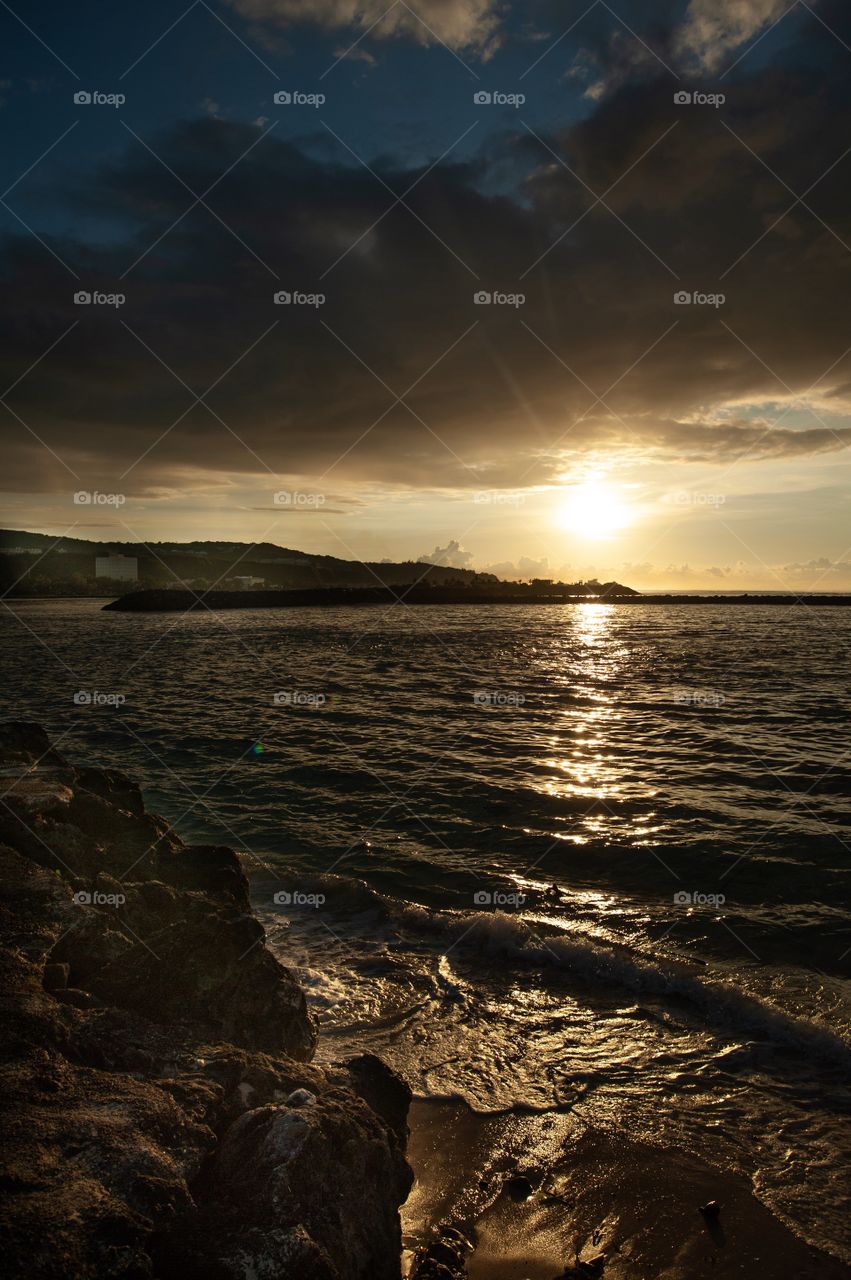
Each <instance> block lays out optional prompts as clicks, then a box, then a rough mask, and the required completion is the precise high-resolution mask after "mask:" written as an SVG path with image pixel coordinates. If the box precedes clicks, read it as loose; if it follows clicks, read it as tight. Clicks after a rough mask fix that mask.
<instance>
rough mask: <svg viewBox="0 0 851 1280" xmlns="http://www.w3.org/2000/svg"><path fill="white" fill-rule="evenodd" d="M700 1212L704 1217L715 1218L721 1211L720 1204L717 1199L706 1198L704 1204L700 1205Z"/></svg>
mask: <svg viewBox="0 0 851 1280" xmlns="http://www.w3.org/2000/svg"><path fill="white" fill-rule="evenodd" d="M700 1212H701V1213H702V1214H703V1216H704V1218H717V1217H718V1216H719V1215H720V1213H721V1206H720V1204H719V1203H718V1201H717V1200H707V1202H706V1204H702V1205H701V1206H700Z"/></svg>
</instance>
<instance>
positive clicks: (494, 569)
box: [483, 556, 550, 581]
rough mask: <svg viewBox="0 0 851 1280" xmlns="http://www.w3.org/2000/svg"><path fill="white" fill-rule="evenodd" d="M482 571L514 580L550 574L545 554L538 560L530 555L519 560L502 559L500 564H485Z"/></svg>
mask: <svg viewBox="0 0 851 1280" xmlns="http://www.w3.org/2000/svg"><path fill="white" fill-rule="evenodd" d="M483 572H484V573H494V574H496V576H497V577H498V578H506V579H508V580H509V581H515V580H519V579H524V580H525V579H526V578H546V577H548V576H550V562H549V560H548V559H547V557H546V556H542V557H541V558H540V559H539V560H536V559H534V558H533V557H531V556H521V557H520V559H519V560H517V561H514V560H504V561H502V562H501V563H500V564H487V565H485V566H484V569H483Z"/></svg>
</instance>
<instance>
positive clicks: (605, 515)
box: [556, 480, 630, 540]
mask: <svg viewBox="0 0 851 1280" xmlns="http://www.w3.org/2000/svg"><path fill="white" fill-rule="evenodd" d="M556 523H557V524H559V525H561V527H562V528H563V529H569V530H570V531H571V532H572V533H576V534H579V536H580V537H582V538H588V539H591V540H597V539H600V538H607V537H609V535H610V534H613V533H616V532H617V531H618V529H622V528H623V527H624V526H625V525H627V524H629V523H630V511H629V507H628V506H627V504H626V503H625V502H624V500H623V498H622V496H621V494H620V493H619V492H618V490H617V489H616V488H614V487H613V486H612V485H609V484H604V483H602V482H601V481H599V480H586V481H585V482H584V483H583V484H580V485H576V486H574V487H572V488H571V489H569V490H568V493H567V496H566V498H565V499H564V500H563V501H561V502H560V503H559V505H558V507H557V508H556Z"/></svg>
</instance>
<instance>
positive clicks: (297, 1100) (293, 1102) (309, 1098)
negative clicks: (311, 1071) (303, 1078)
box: [286, 1089, 316, 1107]
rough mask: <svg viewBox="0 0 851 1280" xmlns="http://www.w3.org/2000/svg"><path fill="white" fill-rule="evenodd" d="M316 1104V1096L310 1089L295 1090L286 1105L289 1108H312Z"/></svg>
mask: <svg viewBox="0 0 851 1280" xmlns="http://www.w3.org/2000/svg"><path fill="white" fill-rule="evenodd" d="M315 1102H316V1095H315V1094H313V1093H311V1092H310V1090H309V1089H293V1091H292V1093H291V1094H290V1096H289V1097H288V1098H287V1100H286V1105H287V1106H288V1107H312V1106H313V1105H314V1103H315Z"/></svg>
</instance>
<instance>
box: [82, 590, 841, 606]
mask: <svg viewBox="0 0 851 1280" xmlns="http://www.w3.org/2000/svg"><path fill="white" fill-rule="evenodd" d="M593 586H594V589H591V587H592V584H590V583H579V584H576V583H575V584H572V585H566V584H554V585H552V586H547V587H540V586H534V585H529V586H524V585H523V584H522V583H513V582H512V583H501V584H499V589H498V590H495V589H491V590H488V589H475V588H470V587H467V588H465V587H442V586H434V587H429V586H423V585H419V586H413V587H408V588H406V589H405V588H393V587H343V588H340V587H331V588H315V589H312V590H306V591H206V592H196V591H185V590H179V589H176V588H172V589H170V590H164V591H130V592H128V593H127V595H124V596H121V597H120V598H119V599H117V600H112V601H110V603H109V604H106V605H104V609H112V610H117V611H119V612H122V613H181V612H187V611H188V610H191V609H295V608H313V607H315V606H320V605H324V606H334V605H337V606H340V605H387V604H406V605H428V604H439V605H465V604H466V605H508V604H526V605H528V604H556V605H557V604H562V605H563V604H583V603H589V602H590V603H609V604H668V605H672V604H688V605H699V604H716V605H717V604H725V605H726V604H734V605H748V604H750V605H767V604H770V605H779V606H785V607H787V608H788V607H790V606H792V605H803V606H809V607H815V606H821V605H851V596H788V595H775V596H771V595H768V596H766V595H735V596H732V595H731V596H723V595H714V596H694V595H692V596H677V595H647V596H643V595H640V594H639V593H638V592H637V591H632V590H631V589H630V588H629V587H622V586H620V584H618V583H607V584H605V586H603V587H601V585H600V584H599V583H596V584H593Z"/></svg>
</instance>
